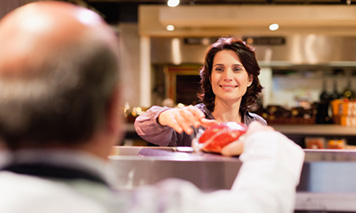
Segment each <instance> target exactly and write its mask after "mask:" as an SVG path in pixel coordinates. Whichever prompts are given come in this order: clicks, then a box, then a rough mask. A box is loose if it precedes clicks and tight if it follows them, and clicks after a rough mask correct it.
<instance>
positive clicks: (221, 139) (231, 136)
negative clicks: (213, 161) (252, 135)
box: [195, 122, 247, 153]
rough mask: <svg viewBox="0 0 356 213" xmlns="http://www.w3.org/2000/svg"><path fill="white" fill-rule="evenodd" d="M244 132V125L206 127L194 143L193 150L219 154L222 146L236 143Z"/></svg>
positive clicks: (227, 124)
mask: <svg viewBox="0 0 356 213" xmlns="http://www.w3.org/2000/svg"><path fill="white" fill-rule="evenodd" d="M246 131H247V126H246V125H244V124H240V123H236V122H226V123H221V124H218V125H214V126H211V127H208V128H206V129H205V131H204V133H203V134H202V135H201V136H200V137H199V139H197V140H196V141H195V146H196V147H195V149H199V150H202V151H205V152H216V153H221V149H222V148H223V147H224V146H226V145H228V144H229V143H231V142H234V141H237V140H238V139H239V138H240V136H241V135H243V134H245V133H246Z"/></svg>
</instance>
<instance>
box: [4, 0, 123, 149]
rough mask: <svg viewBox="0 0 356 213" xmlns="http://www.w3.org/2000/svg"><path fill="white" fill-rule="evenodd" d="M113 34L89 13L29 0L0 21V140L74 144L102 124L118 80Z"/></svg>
mask: <svg viewBox="0 0 356 213" xmlns="http://www.w3.org/2000/svg"><path fill="white" fill-rule="evenodd" d="M117 44H118V43H117V41H116V35H115V33H114V32H113V31H112V30H111V29H110V27H109V26H108V25H106V24H105V23H104V22H103V21H102V19H101V18H100V16H99V15H97V14H96V13H94V12H92V11H90V10H88V9H85V8H81V7H78V6H75V5H72V4H69V3H64V2H55V1H53V2H51V1H45V2H35V3H30V4H27V5H25V6H23V7H20V8H18V9H16V10H14V11H13V12H11V13H9V14H8V15H7V16H5V17H4V18H3V19H2V20H1V21H0V137H1V139H2V140H3V141H4V142H5V143H6V144H7V145H8V146H9V148H12V149H17V148H18V147H21V146H23V145H25V146H26V143H30V144H32V145H34V144H35V145H38V146H45V145H46V144H47V143H50V142H56V143H60V144H63V145H66V144H67V145H71V144H73V143H82V142H84V141H86V140H88V139H89V138H90V137H92V136H93V134H94V133H95V132H96V131H98V129H100V128H102V126H103V125H104V123H105V122H106V110H107V109H108V108H110V104H111V103H110V102H111V98H112V96H113V91H114V89H115V87H116V85H117V82H118V76H117V74H118V73H117V71H118V46H117Z"/></svg>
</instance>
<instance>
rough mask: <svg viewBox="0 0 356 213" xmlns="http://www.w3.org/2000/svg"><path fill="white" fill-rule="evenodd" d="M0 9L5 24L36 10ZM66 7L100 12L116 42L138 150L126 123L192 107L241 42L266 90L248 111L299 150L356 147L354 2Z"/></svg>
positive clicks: (88, 3) (100, 2) (98, 2)
mask: <svg viewBox="0 0 356 213" xmlns="http://www.w3.org/2000/svg"><path fill="white" fill-rule="evenodd" d="M0 2H1V7H0V17H2V16H4V15H5V14H6V13H7V12H9V11H11V10H12V9H14V8H16V7H18V6H21V5H23V4H26V3H29V2H32V1H31V0H12V1H6V0H0ZM67 2H71V3H74V4H78V5H81V6H84V7H87V8H89V9H92V10H94V11H96V12H97V13H99V14H100V15H101V16H102V17H103V18H104V19H105V20H106V21H107V22H108V23H109V24H110V25H111V26H112V27H113V29H114V30H115V31H116V32H117V33H118V36H119V41H120V47H121V56H122V60H121V69H122V70H123V72H122V73H123V83H124V89H125V92H124V94H125V97H124V100H125V108H124V110H123V113H124V115H125V117H126V119H127V124H128V125H127V140H128V141H126V142H125V143H127V144H136V143H138V144H140V143H141V142H138V140H139V139H138V138H137V135H136V134H135V132H134V130H133V126H132V123H133V121H134V119H135V117H136V116H137V115H139V114H141V113H142V112H144V111H145V110H146V109H147V108H149V107H150V106H152V105H167V106H177V105H189V104H196V103H197V102H198V99H197V96H196V94H197V92H198V90H199V81H200V77H199V69H200V67H201V65H202V63H203V59H204V54H205V52H206V49H207V48H208V46H209V45H210V44H211V43H213V42H214V41H216V39H217V38H218V37H220V36H235V37H239V38H242V39H243V40H245V41H246V42H247V43H248V44H250V45H251V46H253V47H254V48H255V51H256V55H257V59H258V61H259V64H260V67H261V75H260V81H261V84H262V85H263V87H264V89H263V92H262V94H261V96H260V99H259V101H258V102H257V103H256V105H255V106H253V107H252V108H251V110H250V111H253V112H256V113H258V114H260V115H262V116H263V117H264V118H265V119H266V120H267V121H268V123H269V124H271V125H274V126H275V128H276V129H277V130H280V131H282V132H283V133H285V134H287V135H288V136H289V137H290V138H292V139H293V140H295V141H296V142H297V143H301V144H303V145H304V146H306V144H305V139H306V138H310V137H312V138H313V137H322V138H323V139H324V140H325V141H327V142H328V141H330V140H332V139H338V140H339V139H340V140H343V141H346V143H347V142H348V143H349V144H353V143H355V144H356V139H355V138H356V131H355V130H356V129H355V127H356V104H355V101H354V99H355V90H356V81H355V80H356V2H353V1H351V0H215V1H214V0H181V1H177V0H176V1H175V0H169V1H167V0H131V1H127V0H126V1H125V0H67ZM311 129H313V131H309V130H311ZM327 142H326V143H327ZM324 145H325V146H327V144H324Z"/></svg>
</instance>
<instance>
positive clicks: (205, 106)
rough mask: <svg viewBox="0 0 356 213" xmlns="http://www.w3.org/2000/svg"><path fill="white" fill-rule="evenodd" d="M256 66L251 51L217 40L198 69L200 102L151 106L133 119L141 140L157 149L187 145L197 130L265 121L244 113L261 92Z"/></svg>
mask: <svg viewBox="0 0 356 213" xmlns="http://www.w3.org/2000/svg"><path fill="white" fill-rule="evenodd" d="M259 74H260V67H259V65H258V63H257V60H256V57H255V53H254V51H253V50H252V49H251V48H250V47H249V46H247V45H246V44H245V43H244V42H243V41H241V40H239V39H235V38H231V37H229V38H225V37H224V38H220V39H219V40H218V41H216V42H215V43H214V44H212V45H211V47H210V48H209V50H208V52H207V54H206V57H205V61H204V65H203V67H202V69H201V70H200V77H201V82H200V83H201V91H200V94H199V97H200V101H202V102H203V103H200V104H197V105H195V106H187V107H183V108H168V107H159V106H153V107H151V108H150V109H149V110H148V111H146V112H145V113H144V114H142V115H140V116H139V117H137V118H136V120H135V129H136V132H137V133H138V135H140V136H141V137H142V138H143V139H144V140H146V141H148V142H150V143H154V144H157V145H160V146H191V142H192V138H193V136H194V135H195V134H196V133H197V131H198V129H199V128H206V127H208V126H211V125H214V124H217V123H223V122H229V121H234V122H238V123H244V124H246V125H248V124H250V123H251V122H252V121H254V120H257V121H259V122H261V123H263V124H266V121H265V120H264V119H263V118H262V117H260V116H258V115H256V114H254V113H250V112H248V108H249V106H250V105H251V104H254V103H255V101H256V99H257V95H258V94H259V93H260V92H261V90H262V86H261V85H260V82H259V79H258V75H259Z"/></svg>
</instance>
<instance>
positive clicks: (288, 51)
mask: <svg viewBox="0 0 356 213" xmlns="http://www.w3.org/2000/svg"><path fill="white" fill-rule="evenodd" d="M242 38H243V39H245V40H247V41H248V42H251V46H253V47H254V48H255V51H256V56H257V59H258V61H259V63H260V65H261V66H285V65H287V66H288V65H325V66H341V67H343V66H347V67H356V37H354V36H329V35H317V34H301V35H298V34H296V35H288V36H276V37H270V36H262V37H256V36H254V37H249V36H243V37H242ZM276 39H277V42H275V41H276ZM215 40H216V38H208V37H207V38H203V37H201V38H198V37H195V38H186V37H185V38H184V37H177V38H171V37H151V62H152V63H153V64H176V65H179V64H189V63H194V64H201V63H203V60H204V56H205V52H206V50H207V48H208V47H209V44H210V43H211V42H213V41H215Z"/></svg>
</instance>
